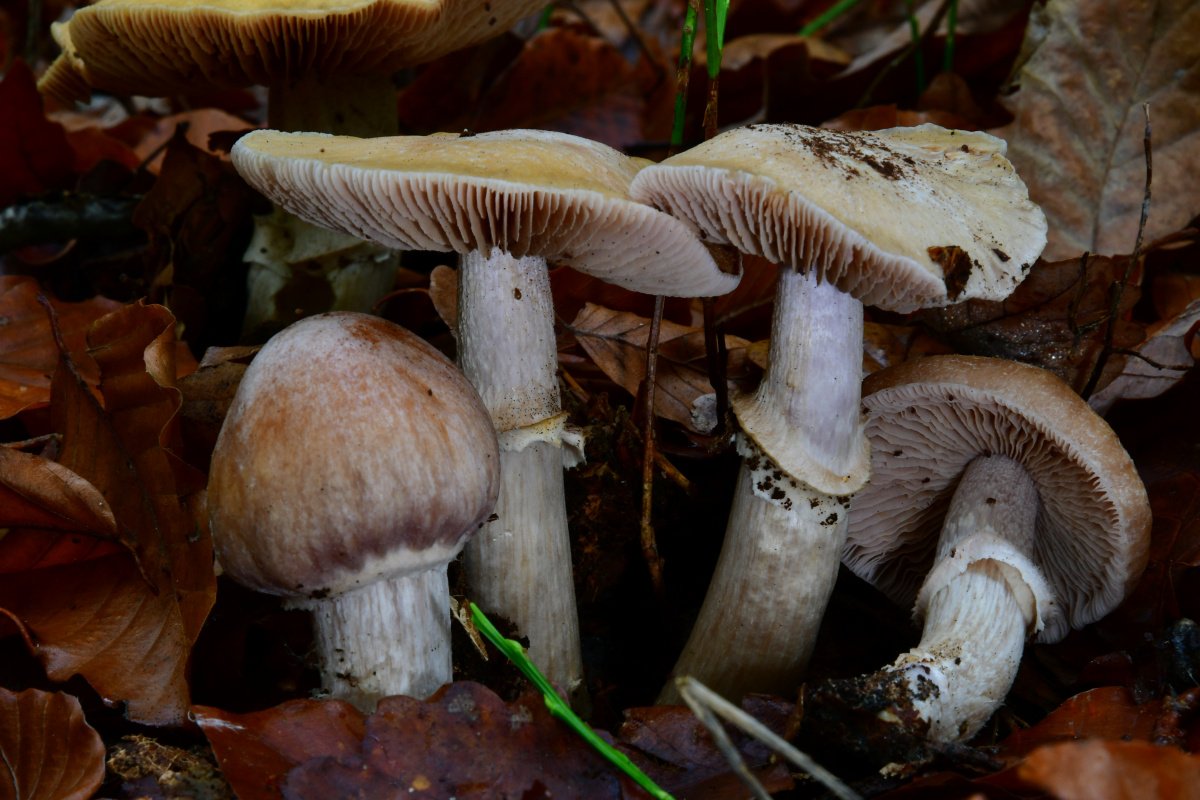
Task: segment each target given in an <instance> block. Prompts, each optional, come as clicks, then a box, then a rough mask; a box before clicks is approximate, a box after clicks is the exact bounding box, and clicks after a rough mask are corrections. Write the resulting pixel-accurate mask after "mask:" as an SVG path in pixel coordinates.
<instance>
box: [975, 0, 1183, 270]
mask: <svg viewBox="0 0 1200 800" xmlns="http://www.w3.org/2000/svg"><path fill="white" fill-rule="evenodd" d="M1033 13H1034V18H1033V20H1032V21H1031V24H1030V26H1029V32H1028V33H1027V35H1026V44H1025V50H1026V52H1027V54H1028V59H1027V60H1026V61H1025V63H1024V64H1023V65H1022V66H1021V68H1020V71H1019V72H1018V73H1017V76H1016V83H1017V84H1018V85H1019V87H1020V88H1019V90H1018V91H1017V92H1016V93H1015V94H1013V95H1012V96H1011V97H1009V98H1008V100H1007V101H1006V104H1007V105H1008V108H1009V110H1010V111H1011V112H1012V113H1013V115H1014V116H1015V117H1016V118H1015V119H1014V120H1013V122H1012V123H1011V124H1010V125H1008V126H1007V127H1005V128H1003V129H1001V130H999V131H996V133H997V134H998V135H1000V136H1001V137H1003V138H1005V139H1007V140H1008V143H1009V148H1008V156H1009V159H1010V160H1011V161H1012V163H1013V165H1014V166H1015V167H1016V168H1017V172H1018V173H1019V174H1020V175H1021V176H1022V178H1024V180H1025V183H1026V184H1027V185H1028V186H1029V193H1030V196H1031V197H1032V198H1033V200H1034V201H1035V202H1037V203H1038V204H1040V205H1041V206H1042V209H1043V210H1044V211H1045V212H1046V217H1047V219H1048V221H1049V223H1050V235H1049V243H1048V244H1047V246H1046V251H1045V253H1044V257H1045V258H1046V259H1048V260H1051V261H1057V260H1059V259H1064V258H1071V257H1072V256H1075V255H1076V254H1078V253H1081V252H1085V251H1086V252H1092V253H1100V254H1112V253H1123V252H1129V251H1130V250H1132V249H1133V245H1134V240H1135V239H1136V237H1137V229H1138V220H1139V218H1140V215H1141V207H1142V196H1143V191H1144V187H1145V180H1146V162H1145V155H1144V151H1143V131H1144V128H1145V117H1144V115H1143V112H1142V104H1143V103H1150V104H1151V108H1150V116H1151V121H1152V123H1153V131H1154V132H1153V145H1154V187H1153V191H1154V205H1153V208H1152V210H1151V214H1150V219H1149V223H1148V224H1147V227H1146V233H1145V235H1146V239H1147V241H1150V240H1153V239H1156V238H1158V237H1159V236H1163V235H1165V234H1168V233H1171V232H1173V231H1175V230H1178V229H1179V228H1180V227H1182V226H1183V225H1184V224H1186V223H1187V221H1188V220H1189V219H1190V218H1191V217H1192V216H1193V215H1194V214H1195V213H1196V205H1195V201H1194V198H1195V182H1196V170H1195V165H1196V164H1197V163H1198V162H1200V81H1198V80H1197V76H1198V75H1200V36H1197V35H1196V30H1197V25H1200V2H1196V0H1096V2H1088V3H1077V2H1070V0H1051V2H1049V3H1047V4H1046V5H1045V6H1044V7H1035V10H1034V12H1033Z"/></svg>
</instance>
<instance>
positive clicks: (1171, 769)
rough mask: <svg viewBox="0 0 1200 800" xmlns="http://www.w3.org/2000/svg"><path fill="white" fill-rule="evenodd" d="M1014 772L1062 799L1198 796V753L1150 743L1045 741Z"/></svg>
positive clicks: (1180, 799) (1189, 799)
mask: <svg viewBox="0 0 1200 800" xmlns="http://www.w3.org/2000/svg"><path fill="white" fill-rule="evenodd" d="M1017 776H1018V777H1019V778H1020V779H1021V780H1022V781H1024V782H1025V783H1026V784H1028V785H1030V786H1032V787H1035V788H1038V789H1041V790H1042V791H1045V792H1047V793H1048V794H1050V795H1051V796H1052V797H1056V798H1059V799H1060V800H1198V799H1200V756H1194V755H1190V754H1188V753H1184V752H1183V751H1181V750H1177V749H1175V748H1173V747H1162V746H1158V745H1153V744H1150V743H1149V742H1140V741H1135V742H1122V741H1099V740H1093V741H1085V742H1069V743H1063V744H1056V745H1049V746H1047V747H1043V748H1040V749H1038V750H1036V751H1034V752H1033V753H1031V754H1030V755H1029V757H1028V758H1026V759H1025V761H1024V763H1022V764H1021V766H1020V767H1019V768H1018V769H1017Z"/></svg>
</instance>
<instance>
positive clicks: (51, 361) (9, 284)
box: [0, 275, 121, 419]
mask: <svg viewBox="0 0 1200 800" xmlns="http://www.w3.org/2000/svg"><path fill="white" fill-rule="evenodd" d="M40 292H41V289H40V288H39V286H38V283H37V281H35V280H34V279H33V278H26V277H20V276H16V275H0V318H2V319H3V320H4V322H5V324H4V325H0V419H5V418H8V417H11V416H13V415H14V414H16V413H17V412H19V411H22V410H24V409H26V408H31V407H34V406H40V405H45V404H46V403H47V402H49V400H50V376H51V374H53V372H54V366H55V364H56V363H57V362H58V349H57V348H56V347H55V345H54V336H53V334H51V332H50V318H49V317H48V316H47V315H46V309H45V308H43V307H42V306H41V304H40V303H38V299H37V298H38V294H39V293H40ZM50 304H51V305H52V306H53V307H54V311H55V313H56V314H57V315H58V326H59V330H60V331H61V332H62V337H63V341H64V342H65V344H66V347H67V350H68V351H69V352H70V353H71V357H72V359H74V360H75V362H76V364H77V366H78V367H79V371H80V373H81V374H82V375H83V377H84V379H85V380H86V381H87V382H88V384H89V385H91V386H95V385H96V383H97V382H98V381H99V379H100V377H99V374H98V373H97V370H96V365H95V363H93V361H92V359H91V358H90V357H89V356H87V355H86V354H85V350H86V349H87V344H86V342H85V336H86V335H87V329H88V326H90V325H91V324H92V323H93V322H95V321H96V320H97V319H99V318H100V317H102V316H104V315H105V314H107V313H109V312H110V311H113V310H114V309H116V308H119V307H120V305H121V304H120V303H118V302H116V301H113V300H108V299H106V298H103V297H94V298H92V299H91V300H87V301H84V302H82V303H64V302H62V301H60V300H54V299H51V300H50Z"/></svg>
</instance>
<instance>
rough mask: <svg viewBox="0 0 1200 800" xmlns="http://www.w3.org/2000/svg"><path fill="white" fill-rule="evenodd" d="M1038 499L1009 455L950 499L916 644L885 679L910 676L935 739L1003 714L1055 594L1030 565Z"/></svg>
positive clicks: (976, 468)
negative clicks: (1043, 610)
mask: <svg viewBox="0 0 1200 800" xmlns="http://www.w3.org/2000/svg"><path fill="white" fill-rule="evenodd" d="M1038 506H1039V501H1038V494H1037V488H1036V487H1035V485H1034V483H1033V480H1032V479H1031V478H1030V477H1029V474H1028V473H1027V472H1026V471H1025V469H1024V467H1022V466H1021V465H1020V464H1018V463H1017V462H1016V461H1013V460H1012V459H1010V458H1007V457H1005V456H996V455H993V456H981V457H979V458H976V459H975V460H974V461H972V462H971V463H970V464H969V465H968V466H967V469H966V471H965V472H964V473H963V476H962V478H961V480H960V481H959V484H958V488H957V489H956V490H955V492H954V496H953V499H952V500H951V501H950V510H949V512H948V513H947V516H946V520H945V522H944V523H943V526H942V533H941V536H940V538H939V539H938V549H937V556H936V559H935V563H934V568H933V569H932V570H931V571H930V573H929V575H928V576H927V577H926V579H925V583H924V584H923V585H922V587H921V591H920V593H919V594H918V596H917V606H916V609H915V614H916V615H917V616H918V617H924V619H925V625H924V629H923V631H922V634H921V641H920V643H919V644H918V645H917V646H916V647H915V648H913V649H912V650H910V651H909V652H907V653H905V654H903V655H902V656H900V657H899V658H898V659H896V661H895V662H893V663H892V665H891V666H889V667H886V668H885V672H899V673H902V674H903V675H904V676H905V680H906V682H907V683H908V685H909V688H910V691H911V693H912V696H913V697H914V698H915V700H914V703H913V705H914V708H915V710H916V711H917V713H918V714H919V715H920V716H921V718H922V719H924V720H927V721H928V722H929V734H928V738H929V739H930V741H934V742H954V741H963V740H966V739H969V738H970V737H971V736H973V735H974V734H975V733H976V732H977V731H978V730H979V729H980V728H981V727H983V724H984V723H985V722H987V720H988V718H989V717H990V716H991V715H992V713H993V712H994V711H995V710H996V709H997V708H999V707H1000V704H1001V703H1002V702H1003V701H1004V697H1005V695H1006V694H1008V690H1009V688H1011V687H1012V683H1013V680H1014V679H1015V678H1016V676H1017V667H1018V666H1019V665H1020V663H1021V653H1022V651H1023V650H1024V647H1025V639H1026V637H1027V636H1028V635H1029V634H1030V633H1031V632H1033V630H1034V628H1035V627H1036V623H1037V619H1038V607H1039V606H1040V605H1043V604H1045V603H1048V602H1049V601H1050V597H1049V594H1050V590H1049V588H1048V587H1047V585H1046V583H1045V581H1044V579H1043V578H1042V576H1041V573H1040V572H1039V571H1038V569H1037V568H1036V567H1035V566H1034V565H1033V562H1032V560H1031V559H1032V556H1033V538H1034V534H1035V531H1036V523H1037V513H1038Z"/></svg>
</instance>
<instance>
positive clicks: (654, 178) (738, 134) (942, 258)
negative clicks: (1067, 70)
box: [632, 124, 1046, 312]
mask: <svg viewBox="0 0 1200 800" xmlns="http://www.w3.org/2000/svg"><path fill="white" fill-rule="evenodd" d="M1005 149H1006V145H1005V143H1004V142H1003V140H1000V139H997V138H996V137H994V136H990V135H988V134H986V133H969V132H965V131H950V130H946V129H944V128H940V127H938V126H935V125H922V126H919V127H916V128H892V129H888V130H882V131H875V132H860V131H856V132H846V131H830V130H821V129H817V128H810V127H806V126H803V125H786V124H779V125H750V126H747V127H745V128H738V129H736V130H733V131H729V132H727V133H724V134H721V135H720V136H717V137H715V138H713V139H711V140H709V141H707V142H705V143H704V144H701V145H699V146H697V147H695V148H692V149H691V150H688V151H686V152H683V153H680V154H678V155H676V156H673V157H672V158H669V159H667V160H666V161H664V162H663V163H662V164H660V165H657V166H652V167H648V168H646V169H645V170H643V171H642V172H641V173H640V174H639V175H638V177H637V178H636V179H635V181H634V184H633V189H632V191H633V196H634V197H635V198H637V199H639V200H642V201H644V202H647V203H651V204H653V205H655V206H657V207H659V208H662V209H664V210H666V211H668V212H669V213H671V214H672V215H674V216H677V217H679V218H681V219H687V220H690V221H691V222H692V223H693V224H695V225H697V226H698V227H699V228H700V230H701V231H702V232H703V235H705V236H707V237H709V238H711V239H712V240H714V241H718V242H722V243H729V244H732V245H734V246H735V247H737V248H738V249H740V250H742V251H744V252H748V253H754V254H757V255H761V256H763V257H765V258H767V259H769V260H771V261H773V262H775V263H778V264H785V265H788V266H791V267H793V268H795V269H801V270H810V269H811V270H815V271H816V272H817V273H818V275H819V276H820V277H821V279H822V280H827V281H830V282H832V283H833V284H834V285H836V286H837V287H838V288H840V289H842V290H843V291H846V292H849V293H851V294H853V295H854V296H855V297H857V298H859V299H860V300H862V301H863V303H865V304H867V305H874V306H878V307H880V308H884V309H888V310H892V311H901V312H907V311H913V310H915V309H917V308H923V307H930V306H939V305H946V304H948V303H952V302H959V301H962V300H967V299H972V298H987V299H1001V298H1003V297H1006V296H1007V295H1008V294H1009V293H1011V292H1012V290H1013V289H1014V288H1015V287H1016V285H1017V284H1018V283H1020V281H1021V280H1022V279H1023V278H1024V276H1025V273H1026V272H1027V271H1028V269H1029V267H1030V266H1031V265H1032V264H1033V262H1034V261H1035V260H1036V259H1037V256H1038V254H1039V253H1040V252H1041V250H1042V248H1043V247H1044V246H1045V242H1046V221H1045V216H1044V215H1043V214H1042V212H1041V209H1039V208H1038V207H1037V206H1036V205H1034V204H1033V203H1032V202H1031V201H1030V200H1029V195H1028V191H1027V190H1026V188H1025V186H1024V184H1023V183H1022V182H1021V180H1020V179H1019V178H1018V177H1017V175H1016V173H1015V171H1014V170H1013V167H1012V165H1011V164H1010V163H1009V162H1008V160H1007V159H1006V158H1005V157H1004V153H1005Z"/></svg>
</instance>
